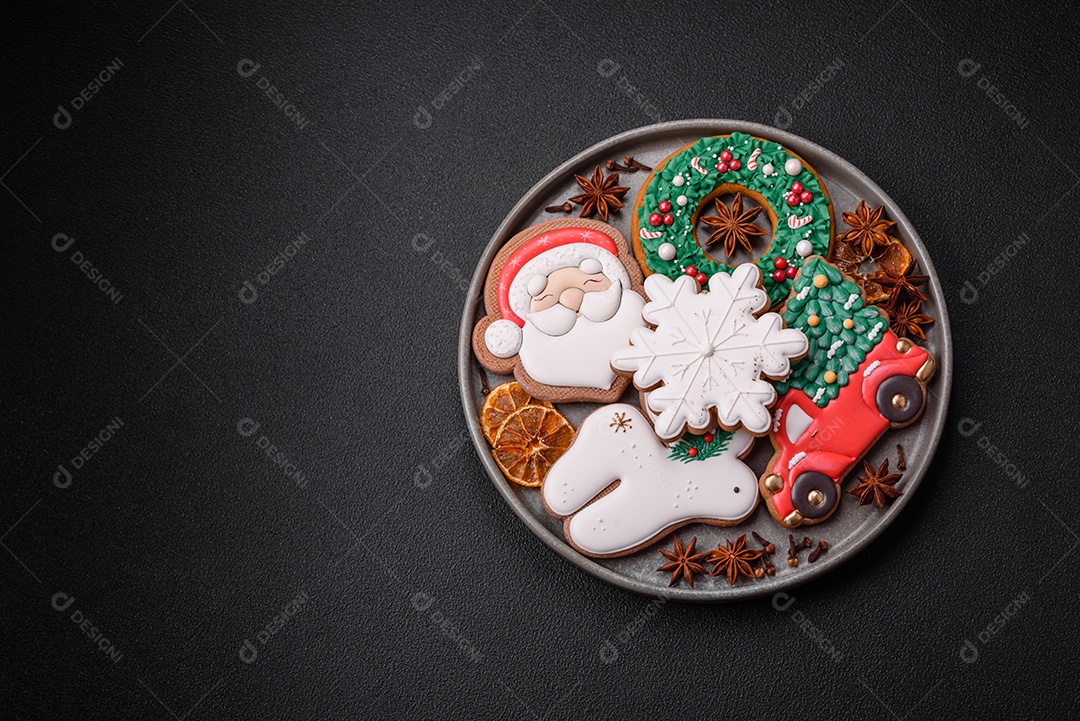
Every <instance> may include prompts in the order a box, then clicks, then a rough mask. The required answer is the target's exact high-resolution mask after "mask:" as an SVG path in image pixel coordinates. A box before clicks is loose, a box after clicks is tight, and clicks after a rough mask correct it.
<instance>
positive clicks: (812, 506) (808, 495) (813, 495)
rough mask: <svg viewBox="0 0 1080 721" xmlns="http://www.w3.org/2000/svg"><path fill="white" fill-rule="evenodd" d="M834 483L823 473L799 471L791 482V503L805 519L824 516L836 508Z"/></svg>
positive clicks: (816, 518)
mask: <svg viewBox="0 0 1080 721" xmlns="http://www.w3.org/2000/svg"><path fill="white" fill-rule="evenodd" d="M838 497H839V494H838V493H837V491H836V483H835V482H834V481H833V479H831V478H829V477H828V476H826V475H825V474H824V473H818V472H817V471H807V472H806V473H800V474H799V477H798V478H796V479H795V483H793V484H791V503H792V505H794V506H795V510H796V511H798V512H799V513H801V514H802V517H803V518H805V519H807V520H819V519H822V518H825V517H826V516H828V515H829V514H830V513H832V512H833V509H834V508H836V501H837V498H838Z"/></svg>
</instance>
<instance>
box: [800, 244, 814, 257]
mask: <svg viewBox="0 0 1080 721" xmlns="http://www.w3.org/2000/svg"><path fill="white" fill-rule="evenodd" d="M795 252H796V253H798V254H799V255H801V256H802V257H804V258H805V257H806V256H808V255H810V254H811V253H813V252H814V246H813V244H812V243H811V242H810V241H809V240H800V241H799V242H798V244H797V245H796V246H795Z"/></svg>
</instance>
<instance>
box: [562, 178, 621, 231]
mask: <svg viewBox="0 0 1080 721" xmlns="http://www.w3.org/2000/svg"><path fill="white" fill-rule="evenodd" d="M574 180H576V181H577V184H578V186H579V187H580V188H581V190H582V192H581V193H580V194H578V195H575V196H573V197H571V198H570V202H572V203H577V204H578V205H580V206H581V216H580V217H582V218H589V217H592V214H593V213H596V214H598V215H599V216H600V218H601V220H603V221H605V222H607V219H608V212H609V211H610V210H618V209H619V208H621V207H623V202H622V200H620V198H622V197H623V196H624V195H626V194H627V193H628V192H629V191H630V188H624V187H623V186H621V185H619V174H618V173H612V174H611V175H609V176H607V177H606V178H605V177H604V172H603V171H602V170H600V166H599V165H597V166H596V170H594V171H593V175H592V180H590V179H588V178H586V177H584V176H582V175H577V174H576V173H575V174H574Z"/></svg>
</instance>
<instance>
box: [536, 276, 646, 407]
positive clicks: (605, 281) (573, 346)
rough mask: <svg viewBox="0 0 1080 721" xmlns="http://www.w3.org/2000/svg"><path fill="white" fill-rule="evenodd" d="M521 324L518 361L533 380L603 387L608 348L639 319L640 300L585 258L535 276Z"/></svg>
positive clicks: (624, 340) (622, 342)
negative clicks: (571, 264)
mask: <svg viewBox="0 0 1080 721" xmlns="http://www.w3.org/2000/svg"><path fill="white" fill-rule="evenodd" d="M528 290H529V295H530V296H531V301H530V304H529V313H528V315H527V316H526V318H525V327H524V329H522V345H521V351H520V355H521V363H522V365H523V366H524V367H525V370H526V371H527V372H528V373H529V375H530V376H532V377H533V378H534V379H535V380H537V381H539V382H541V383H546V384H548V385H555V386H570V387H576V388H608V387H610V386H611V384H612V383H613V382H614V381H615V373H614V372H613V371H612V370H611V364H610V357H611V354H612V352H614V351H615V350H617V349H619V348H624V347H626V346H627V345H628V344H629V342H630V341H629V338H630V332H631V331H632V330H633V329H635V328H638V327H641V326H643V325H644V321H642V319H641V309H642V307H644V305H645V300H644V299H643V298H642V297H641V296H640V295H638V294H637V293H635V292H634V291H632V290H629V289H623V287H622V283H621V282H620V281H619V280H618V279H614V280H613V279H611V278H609V277H607V276H606V275H604V273H603V272H602V267H601V264H600V263H599V262H598V261H596V260H593V259H586V260H585V261H582V263H581V264H580V265H579V266H578V267H576V268H560V269H558V270H555V271H553V272H551V273H550V274H549V275H547V276H540V275H538V276H534V277H533V278H531V279H530V280H529V285H528Z"/></svg>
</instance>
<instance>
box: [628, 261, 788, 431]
mask: <svg viewBox="0 0 1080 721" xmlns="http://www.w3.org/2000/svg"><path fill="white" fill-rule="evenodd" d="M761 278H762V276H761V270H760V269H759V268H758V267H757V266H755V265H753V264H751V263H744V264H743V265H740V266H738V267H737V268H736V269H735V271H734V272H733V273H732V274H731V275H728V274H727V273H722V272H721V273H716V274H714V275H713V276H712V278H710V279H709V283H708V288H709V289H708V292H700V291H699V289H698V285H697V282H696V281H695V280H694V279H693V278H690V277H688V276H682V277H679V278H676V279H675V280H671V279H670V278H668V277H666V276H663V275H660V274H659V273H657V274H653V275H650V276H649V277H648V278H646V279H645V293H646V295H647V296H648V297H649V302H648V303H647V304H646V305H645V308H644V309H643V310H642V317H643V318H644V319H645V321H646V322H648V323H649V324H650V325H652V326H654V328H653V329H648V328H639V329H636V330H635V331H633V332H632V333H631V334H630V342H631V344H632V345H631V346H630V347H629V348H623V349H620V350H618V351H616V352H615V353H614V354H613V355H612V357H611V366H612V368H614V369H615V370H616V371H618V372H620V373H622V374H624V375H632V377H633V380H634V385H635V386H636V387H637V388H638V389H640V390H648V391H651V392H650V393H649V394H648V404H649V409H650V410H652V411H653V412H654V413H655V414H656V416H655V418H654V424H653V425H654V429H655V431H656V434H657V435H658V436H659V437H660V438H661V439H662V440H664V441H673V440H675V439H677V438H678V437H679V436H680V435H682V434H683V433H684V432H685V431H686V430H687V429H689V430H691V431H698V432H703V431H705V430H707V429H708V428H709V427H710V426H711V425H712V422H713V415H714V412H715V415H716V418H717V420H718V421H719V423H720V425H721V426H723V427H724V428H726V429H729V430H730V429H735V428H738V427H739V426H742V427H744V428H745V429H746V430H747V431H749V432H750V433H752V434H754V435H764V434H765V433H768V431H769V427H770V423H771V416H770V413H769V406H770V405H772V403H773V402H774V401H775V400H776V391H775V390H774V389H773V386H772V384H771V383H770V382H769V381H768V380H767V379H772V380H781V379H784V378H786V377H787V376H788V374H789V373H790V372H791V361H792V360H794V359H796V358H799V357H801V356H803V355H805V354H806V351H807V348H808V342H807V339H806V336H805V335H803V333H802V332H801V331H799V330H795V329H791V328H789V329H785V328H784V327H783V320H782V319H781V317H780V316H779V315H777V314H776V313H765V314H763V315H761V316H760V317H759V316H757V315H756V314H757V313H759V312H761V311H762V310H764V309H765V308H766V307H767V306H768V304H769V297H768V295H767V294H766V293H765V291H764V290H762V288H761Z"/></svg>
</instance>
